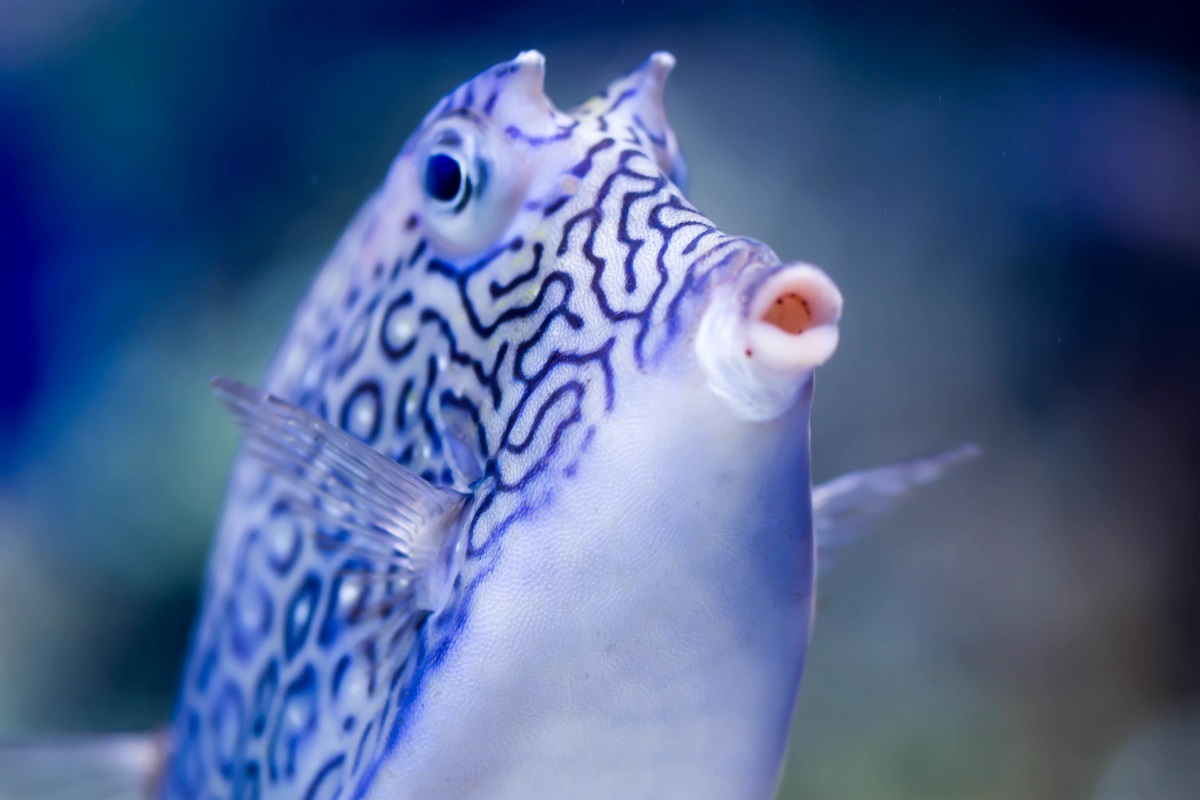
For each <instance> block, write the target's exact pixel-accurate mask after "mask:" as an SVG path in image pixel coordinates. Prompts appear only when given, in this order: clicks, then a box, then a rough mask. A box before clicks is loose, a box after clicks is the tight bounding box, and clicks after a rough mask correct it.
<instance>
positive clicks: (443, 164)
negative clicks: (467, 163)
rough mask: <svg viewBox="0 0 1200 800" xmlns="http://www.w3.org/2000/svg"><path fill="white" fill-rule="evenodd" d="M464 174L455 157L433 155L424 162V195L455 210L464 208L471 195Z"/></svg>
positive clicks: (460, 163)
mask: <svg viewBox="0 0 1200 800" xmlns="http://www.w3.org/2000/svg"><path fill="white" fill-rule="evenodd" d="M465 172H466V171H465V170H464V169H463V165H462V162H460V161H459V160H458V158H456V157H455V156H453V155H450V154H449V153H433V154H432V155H430V156H429V159H428V160H427V161H426V162H425V193H426V194H428V195H429V196H430V197H432V198H433V199H434V200H438V201H440V202H443V203H448V204H453V205H454V206H455V207H456V208H458V207H459V206H460V205H462V206H465V205H466V202H467V201H468V200H469V199H470V195H471V181H470V179H469V178H467V177H466V175H465ZM460 196H461V197H460ZM459 210H461V208H459Z"/></svg>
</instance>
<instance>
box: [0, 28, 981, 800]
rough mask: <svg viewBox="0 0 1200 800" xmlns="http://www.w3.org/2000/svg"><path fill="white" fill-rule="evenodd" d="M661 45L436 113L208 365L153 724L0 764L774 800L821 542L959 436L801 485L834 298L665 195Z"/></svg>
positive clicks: (33, 770)
mask: <svg viewBox="0 0 1200 800" xmlns="http://www.w3.org/2000/svg"><path fill="white" fill-rule="evenodd" d="M674 63H675V62H674V58H673V57H672V56H670V55H669V54H667V53H656V54H654V55H652V56H651V57H650V59H649V60H648V61H646V62H645V63H644V64H642V65H641V66H640V67H638V68H637V69H635V70H633V71H632V72H630V73H629V74H627V75H625V76H623V77H621V78H619V79H618V80H616V81H614V82H613V83H612V84H611V85H610V86H609V87H608V88H607V89H606V90H605V91H603V92H601V93H600V94H599V95H598V96H596V97H594V98H593V99H591V100H589V101H587V102H586V103H584V104H583V105H581V106H579V107H577V108H576V109H574V110H572V111H570V112H563V111H560V110H558V109H557V108H556V107H555V106H554V105H553V104H552V103H551V102H550V100H549V99H548V98H547V97H546V95H545V94H544V92H543V75H544V59H543V57H542V56H541V54H539V53H537V52H533V51H530V52H525V53H522V54H520V55H519V56H517V58H515V59H514V60H512V61H509V62H506V63H502V64H500V65H498V66H495V67H493V68H491V69H488V70H486V71H485V72H483V73H481V74H480V75H478V76H477V77H475V78H473V79H472V80H470V81H468V82H466V83H464V84H463V85H462V86H460V87H458V88H457V89H455V90H454V91H453V92H451V93H450V94H448V95H447V96H446V97H445V98H444V99H443V100H442V101H441V102H440V103H438V104H437V106H436V107H435V108H434V109H433V110H432V111H431V112H429V114H428V115H427V116H426V117H425V119H424V120H423V121H422V122H421V124H420V126H419V127H418V129H417V131H416V132H415V133H414V134H413V136H412V137H411V138H410V139H409V140H408V142H407V143H406V144H405V145H404V146H403V148H402V150H401V151H400V153H399V155H398V156H397V158H396V159H395V161H394V163H393V164H392V166H391V168H390V170H389V172H388V174H387V178H386V180H385V182H384V183H383V186H382V187H381V188H380V189H379V191H378V192H377V193H376V194H375V196H374V197H372V198H371V199H370V200H368V201H367V203H366V204H365V206H364V207H363V209H362V210H361V212H360V213H359V214H358V215H357V217H356V218H355V219H354V221H353V222H352V223H351V225H350V226H349V228H348V230H347V231H346V233H345V234H344V235H343V237H342V238H341V240H340V242H339V243H338V245H337V246H336V248H335V249H334V251H333V252H332V254H331V256H330V257H329V259H328V261H327V262H326V264H325V265H324V267H323V268H322V269H321V270H320V272H319V274H318V275H317V277H316V280H315V282H314V283H313V284H312V286H311V288H310V290H309V292H308V294H307V296H306V297H305V299H304V301H303V303H302V304H301V305H300V307H299V309H298V310H297V312H296V314H295V317H294V320H293V322H292V324H291V328H290V330H289V331H288V333H287V334H286V336H285V338H284V339H283V342H282V344H281V346H280V347H279V349H278V351H277V353H276V355H275V356H274V358H273V360H272V361H271V364H270V367H269V369H268V371H267V374H266V376H265V379H264V380H263V381H262V384H261V388H251V387H250V386H247V385H244V384H241V383H238V382H236V381H233V380H230V379H227V378H218V379H216V380H215V381H214V386H215V389H216V391H217V393H218V395H219V396H220V398H221V399H222V400H223V401H224V402H225V403H226V404H227V405H228V407H229V408H230V409H231V411H232V412H233V414H234V416H235V417H236V419H237V420H238V422H239V423H240V424H241V425H242V426H243V428H244V430H245V441H244V444H243V447H242V449H241V451H240V453H239V455H238V458H237V461H236V462H235V465H234V467H233V470H232V476H231V478H230V482H229V487H228V493H227V499H226V503H225V508H224V512H223V515H222V517H221V521H220V524H219V529H218V533H217V540H216V544H215V547H214V550H213V553H212V556H211V561H210V566H209V571H208V575H207V581H206V586H205V591H204V595H203V601H202V603H201V609H200V614H199V620H198V622H197V624H196V628H195V631H194V634H193V641H192V648H191V654H190V657H189V660H188V662H187V665H186V669H185V671H184V676H183V680H182V685H181V687H180V691H179V697H178V703H177V707H176V709H175V713H174V718H173V720H172V721H171V723H170V724H169V726H168V727H167V728H166V729H165V730H164V731H163V732H161V733H159V734H156V735H154V736H146V737H139V736H133V737H110V738H102V739H96V740H79V741H75V742H68V743H59V744H54V745H45V744H43V745H10V746H8V747H7V748H6V749H4V750H2V751H0V768H2V769H0V772H4V773H6V774H7V775H8V778H6V779H0V788H3V787H5V786H8V787H9V788H8V791H9V793H10V794H13V796H17V797H20V796H28V797H35V796H36V797H40V796H48V795H47V794H46V792H47V791H49V789H54V790H62V791H63V792H64V793H65V794H67V795H71V793H72V792H73V793H74V794H75V795H78V796H83V797H96V798H102V797H110V796H111V797H131V798H134V797H138V798H144V797H159V798H164V799H167V800H199V799H200V798H205V799H207V798H389V799H390V800H400V799H401V798H420V800H430V799H431V798H486V799H487V800H501V799H502V798H522V799H525V798H529V797H534V796H544V797H554V798H618V797H619V798H656V799H658V800H661V799H662V798H676V797H677V798H688V799H689V800H693V799H694V798H738V800H743V799H744V798H769V797H771V796H772V794H773V793H774V792H775V790H776V786H777V783H778V780H779V775H780V772H781V769H782V765H783V760H784V754H785V749H786V742H787V732H788V728H789V720H790V718H791V714H792V709H793V706H794V701H795V697H796V692H797V690H798V687H799V684H800V676H801V671H802V668H803V665H804V660H805V653H806V650H807V647H808V641H809V634H810V630H811V626H812V620H813V609H814V603H813V601H814V592H815V580H816V574H817V571H816V563H817V558H818V549H822V548H820V547H819V546H818V544H819V543H821V544H823V543H828V544H829V545H830V547H831V548H832V546H833V545H836V544H837V543H839V542H840V541H842V540H844V539H845V538H846V535H845V533H846V531H849V530H850V529H851V528H852V527H853V526H852V525H850V523H852V522H853V521H854V520H855V519H858V518H861V517H862V515H863V512H869V511H873V510H878V509H879V508H882V507H884V506H886V505H888V504H889V502H890V501H891V500H892V499H893V498H895V497H897V496H899V495H900V494H903V493H904V492H905V491H906V490H907V489H908V488H910V487H912V486H914V485H916V484H919V483H923V482H926V481H929V480H931V479H933V478H934V477H936V476H937V475H938V474H940V473H941V472H942V471H943V470H944V469H945V468H946V467H947V466H949V465H950V464H952V463H954V462H956V461H958V460H960V459H961V458H962V457H963V456H964V455H966V454H967V453H968V451H967V450H965V449H961V448H960V449H956V450H952V451H947V452H946V453H942V454H940V455H936V456H931V457H927V458H922V459H916V460H913V461H910V462H905V463H902V464H898V465H894V466H890V467H884V468H881V469H876V470H870V471H866V472H862V473H856V474H853V475H850V476H845V477H843V478H840V479H837V480H836V481H833V482H831V483H830V484H827V485H825V486H823V487H818V488H817V489H816V491H815V492H813V491H810V478H809V474H810V473H809V441H808V437H809V410H810V406H811V402H812V396H813V372H814V370H815V368H816V367H818V366H819V365H821V364H822V363H823V362H825V361H826V360H827V359H828V358H829V357H830V356H831V355H832V354H833V353H834V350H835V348H836V346H837V341H838V323H839V319H840V316H841V312H842V296H841V294H840V293H839V291H838V289H837V287H836V286H835V284H834V283H833V281H832V280H831V279H830V278H829V277H828V276H827V275H826V274H825V273H824V272H822V271H821V270H820V269H818V268H816V267H813V266H810V265H807V264H803V263H785V262H783V261H781V260H780V259H779V258H778V257H777V256H776V255H775V253H773V252H772V251H771V250H770V249H769V248H768V247H767V246H765V245H763V244H761V243H759V242H756V241H753V240H751V239H747V238H744V237H738V236H730V235H727V234H725V233H722V232H721V231H720V230H719V229H717V228H716V227H715V226H714V225H713V224H712V223H711V222H710V221H709V220H708V219H707V218H705V217H704V216H703V215H702V214H701V213H700V212H699V211H697V210H696V209H695V208H694V207H693V206H692V205H691V204H690V203H689V202H688V200H687V199H686V197H685V190H686V182H687V181H686V178H687V169H686V166H685V163H684V160H683V157H682V155H681V154H680V150H679V146H678V144H677V142H676V139H675V135H674V133H673V132H672V130H671V128H670V127H669V125H668V124H667V119H666V116H665V113H664V110H663V87H664V83H665V81H666V78H667V74H668V73H669V72H670V71H671V69H672V67H673V66H674ZM814 521H815V526H816V530H817V534H816V536H814ZM4 781H7V783H5V782H4ZM39 781H40V783H39ZM12 787H16V788H12ZM47 787H49V789H47ZM39 792H42V794H39ZM5 796H7V795H5ZM56 796H62V795H56Z"/></svg>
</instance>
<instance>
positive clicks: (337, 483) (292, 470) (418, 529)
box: [212, 376, 467, 611]
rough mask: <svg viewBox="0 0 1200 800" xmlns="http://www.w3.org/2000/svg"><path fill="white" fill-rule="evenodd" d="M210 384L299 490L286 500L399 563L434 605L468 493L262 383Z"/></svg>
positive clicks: (265, 457) (252, 441)
mask: <svg viewBox="0 0 1200 800" xmlns="http://www.w3.org/2000/svg"><path fill="white" fill-rule="evenodd" d="M212 386H213V389H214V391H215V392H216V393H217V396H218V397H219V398H220V399H221V401H222V402H223V403H224V404H225V405H226V407H228V408H229V410H230V411H231V412H232V413H233V415H234V417H235V418H236V419H237V422H238V424H239V425H240V426H241V427H242V429H243V431H244V432H245V435H246V446H247V451H248V452H249V453H250V454H251V455H253V456H254V457H256V458H259V459H260V460H261V461H263V462H264V463H265V464H266V466H267V467H268V469H270V470H271V471H272V472H274V473H275V474H277V475H279V476H280V477H281V478H282V479H284V480H287V481H289V482H290V483H291V484H292V485H293V487H295V488H296V489H297V490H299V494H295V495H292V496H290V497H289V498H288V501H289V503H290V504H291V506H290V510H292V511H293V512H294V513H297V514H301V515H304V516H308V517H310V518H313V519H315V520H317V521H318V522H321V523H325V524H328V525H330V526H331V527H334V528H336V529H338V530H339V531H344V532H345V533H346V535H347V536H348V537H349V538H348V539H347V540H346V542H345V545H346V548H347V549H348V550H351V551H355V552H359V553H370V554H372V556H371V557H372V558H376V559H379V560H381V561H383V562H385V565H394V566H396V567H399V572H398V573H397V578H398V579H407V580H411V581H412V583H413V584H414V587H415V589H416V591H415V593H414V597H415V598H416V599H415V602H416V604H417V606H418V607H419V608H422V609H425V610H428V611H433V610H436V608H434V607H433V606H436V605H437V603H436V601H434V600H433V598H435V597H438V596H440V594H441V592H442V590H443V589H444V588H445V582H446V580H452V576H451V575H449V574H448V572H447V569H446V568H448V567H449V566H450V565H448V564H444V563H442V559H443V558H444V557H445V556H446V554H447V545H448V539H449V537H450V536H451V534H452V532H453V530H454V528H455V524H454V522H455V520H456V519H457V517H458V515H459V512H460V511H461V510H462V508H463V505H464V503H465V500H466V498H467V495H464V494H462V493H460V492H456V491H453V490H451V489H443V488H439V487H437V486H434V485H432V484H430V483H429V482H428V481H426V480H424V479H423V478H421V477H419V476H417V475H414V474H413V473H412V472H410V471H409V470H407V469H405V468H404V467H402V466H401V465H400V464H397V463H396V462H395V461H392V460H391V459H390V458H388V457H386V456H385V455H383V454H382V453H380V452H378V451H377V450H375V449H373V448H372V447H371V446H370V445H367V444H364V443H363V442H361V441H359V440H358V439H356V438H354V437H353V436H351V435H350V434H349V433H346V432H345V431H343V430H341V429H340V428H336V427H334V426H333V425H330V424H329V423H328V422H326V421H325V420H323V419H320V418H319V417H316V416H314V415H312V414H310V413H308V412H307V411H304V410H303V409H300V408H297V407H296V406H293V405H291V404H290V403H287V402H286V401H284V400H281V399H280V398H278V397H275V396H273V395H270V394H267V393H266V392H264V391H262V390H260V389H254V388H251V387H249V386H246V385H245V384H242V383H239V382H237V381H235V380H233V379H231V378H226V377H223V376H219V377H217V378H214V379H213V381H212ZM326 538H332V537H326ZM337 541H340V540H336V539H335V540H334V542H337ZM401 573H403V574H401Z"/></svg>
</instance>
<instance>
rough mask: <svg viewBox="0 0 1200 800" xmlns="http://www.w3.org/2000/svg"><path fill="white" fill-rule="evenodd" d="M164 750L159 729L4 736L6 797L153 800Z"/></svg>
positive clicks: (0, 758) (1, 765)
mask: <svg viewBox="0 0 1200 800" xmlns="http://www.w3.org/2000/svg"><path fill="white" fill-rule="evenodd" d="M164 755H165V747H164V737H163V736H162V735H161V734H159V733H145V734H121V735H105V736H80V737H77V738H76V737H71V738H61V739H57V738H56V739H48V740H32V741H2V740H0V800H149V798H152V797H154V796H155V795H156V793H157V790H158V782H159V777H160V775H161V774H162V766H163V762H164Z"/></svg>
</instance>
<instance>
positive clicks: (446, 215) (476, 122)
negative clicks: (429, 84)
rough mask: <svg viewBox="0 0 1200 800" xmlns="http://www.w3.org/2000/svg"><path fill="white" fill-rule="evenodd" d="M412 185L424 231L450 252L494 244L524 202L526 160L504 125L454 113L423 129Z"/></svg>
mask: <svg viewBox="0 0 1200 800" xmlns="http://www.w3.org/2000/svg"><path fill="white" fill-rule="evenodd" d="M414 167H415V169H414V170H413V171H412V172H409V173H406V174H408V175H411V176H412V178H411V180H412V181H413V183H412V184H410V187H411V188H410V191H415V192H417V193H418V196H419V197H420V199H421V203H422V206H423V207H424V213H422V214H421V219H422V221H423V222H424V229H425V233H426V234H428V236H429V241H430V244H431V245H432V246H433V248H434V250H435V251H436V252H437V253H439V254H441V255H443V256H445V257H450V258H461V257H469V256H473V255H477V254H479V253H481V252H483V251H485V250H487V248H488V247H491V246H494V245H495V244H496V242H497V239H498V238H499V237H500V236H502V235H503V234H504V230H505V228H507V227H508V226H509V224H510V223H511V222H512V220H513V217H514V216H515V215H516V213H517V211H518V209H519V208H520V206H521V201H522V199H523V195H524V192H525V190H526V187H527V185H528V172H527V167H526V165H525V162H524V161H523V160H522V159H521V158H520V157H519V156H518V155H517V153H516V152H515V151H514V150H513V146H512V143H511V141H510V139H509V137H508V136H506V135H505V134H504V132H503V131H500V130H497V129H495V128H494V127H492V126H491V125H489V124H488V123H487V122H486V121H485V120H481V119H473V118H464V117H462V116H454V117H449V118H443V119H441V120H437V121H435V122H434V123H433V124H431V125H430V127H429V128H428V129H427V130H426V131H424V132H423V133H422V136H421V139H420V141H419V142H418V145H417V149H416V152H415V154H414Z"/></svg>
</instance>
